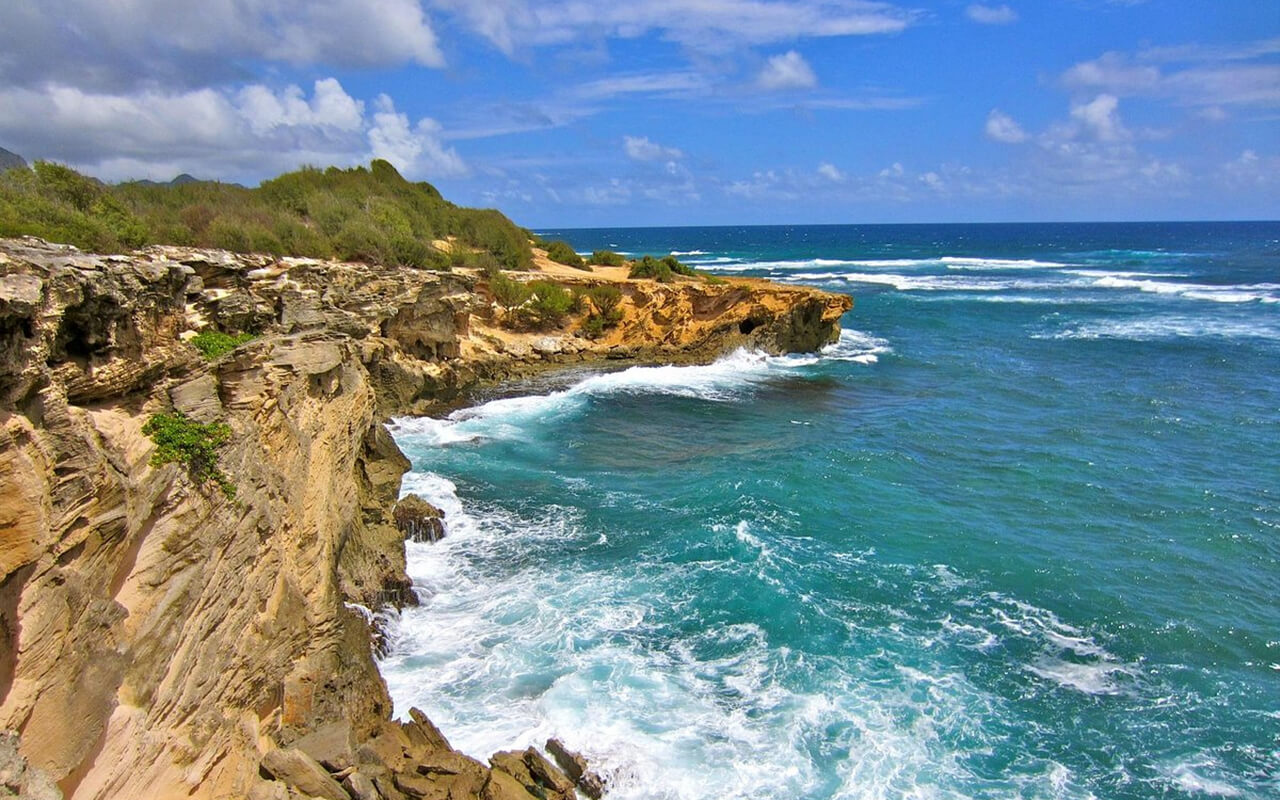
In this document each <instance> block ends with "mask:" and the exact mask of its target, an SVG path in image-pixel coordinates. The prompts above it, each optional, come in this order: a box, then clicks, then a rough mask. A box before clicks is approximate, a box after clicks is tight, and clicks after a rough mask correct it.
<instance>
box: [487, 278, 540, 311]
mask: <svg viewBox="0 0 1280 800" xmlns="http://www.w3.org/2000/svg"><path fill="white" fill-rule="evenodd" d="M489 291H490V292H492V293H493V299H494V300H496V301H497V303H498V305H500V306H502V307H503V308H505V309H507V310H508V311H509V310H511V309H513V308H516V307H518V306H522V305H524V303H525V301H527V300H528V299H529V296H530V295H531V294H533V291H532V290H531V289H530V288H529V287H528V286H525V285H524V284H523V283H521V282H520V281H517V280H513V279H511V278H508V277H507V276H506V275H503V274H501V273H498V274H497V275H494V276H493V277H492V278H490V279H489Z"/></svg>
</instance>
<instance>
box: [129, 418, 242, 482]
mask: <svg viewBox="0 0 1280 800" xmlns="http://www.w3.org/2000/svg"><path fill="white" fill-rule="evenodd" d="M142 432H143V433H144V434H146V435H147V436H150V437H151V441H153V442H155V445H156V451H155V453H153V454H152V455H151V466H153V467H161V466H164V465H165V464H168V463H171V462H175V461H176V462H177V463H179V464H182V465H183V466H184V467H186V470H187V476H188V477H190V478H191V481H192V483H195V484H196V485H197V486H200V485H203V484H205V483H206V482H208V481H213V482H214V483H216V484H217V485H218V488H219V489H221V490H222V493H223V494H224V495H226V497H227V498H228V499H231V498H234V497H235V496H236V487H235V485H234V484H233V483H232V482H231V479H230V478H228V477H227V476H226V474H225V473H223V472H222V470H220V469H218V448H220V447H222V446H223V445H224V444H226V443H227V440H228V439H230V438H231V428H230V427H229V426H227V425H226V424H225V423H222V422H210V423H200V422H196V421H195V420H193V419H191V418H190V417H188V416H186V415H185V414H182V413H180V412H175V413H173V414H153V415H152V417H151V419H149V420H147V422H146V424H145V425H143V426H142Z"/></svg>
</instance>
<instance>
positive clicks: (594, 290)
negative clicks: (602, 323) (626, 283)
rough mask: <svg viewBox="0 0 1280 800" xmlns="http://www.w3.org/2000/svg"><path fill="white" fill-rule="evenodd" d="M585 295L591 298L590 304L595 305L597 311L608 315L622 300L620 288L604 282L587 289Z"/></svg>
mask: <svg viewBox="0 0 1280 800" xmlns="http://www.w3.org/2000/svg"><path fill="white" fill-rule="evenodd" d="M587 297H589V298H590V299H591V304H592V305H593V306H595V307H596V310H597V311H599V312H600V313H601V314H604V315H605V316H608V315H609V314H612V313H613V312H614V311H615V310H616V309H617V308H618V304H619V303H621V302H622V290H621V289H619V288H618V287H617V286H613V285H611V284H607V283H605V284H601V285H600V286H592V287H591V288H590V289H588V290H587Z"/></svg>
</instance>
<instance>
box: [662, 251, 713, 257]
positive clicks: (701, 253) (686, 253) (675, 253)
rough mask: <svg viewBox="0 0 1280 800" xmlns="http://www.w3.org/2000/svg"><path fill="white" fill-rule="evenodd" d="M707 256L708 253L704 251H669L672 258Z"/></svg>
mask: <svg viewBox="0 0 1280 800" xmlns="http://www.w3.org/2000/svg"><path fill="white" fill-rule="evenodd" d="M707 254H708V253H707V251H706V250H672V251H671V255H673V256H705V255H707Z"/></svg>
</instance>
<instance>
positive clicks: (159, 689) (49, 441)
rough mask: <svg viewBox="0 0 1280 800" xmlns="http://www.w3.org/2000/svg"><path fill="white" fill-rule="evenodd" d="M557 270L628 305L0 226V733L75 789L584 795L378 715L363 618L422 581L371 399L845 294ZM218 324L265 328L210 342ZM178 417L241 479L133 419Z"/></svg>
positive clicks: (437, 391) (814, 339) (738, 325)
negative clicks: (558, 318)
mask: <svg viewBox="0 0 1280 800" xmlns="http://www.w3.org/2000/svg"><path fill="white" fill-rule="evenodd" d="M539 263H540V264H541V265H542V266H543V268H544V269H545V270H546V271H547V272H548V273H553V272H555V270H554V269H553V268H551V267H549V266H548V262H545V260H540V261H539ZM529 277H532V276H529ZM539 277H546V274H545V273H544V274H542V275H540V276H539ZM555 277H556V278H557V279H558V280H561V281H562V282H577V283H583V284H591V283H595V282H600V281H611V282H613V283H615V284H616V285H618V286H619V287H620V289H621V293H622V295H623V299H622V302H621V304H620V306H619V308H620V321H619V323H618V325H617V326H616V327H614V328H613V329H612V330H610V331H609V332H608V333H607V335H602V336H600V337H599V338H597V339H594V340H589V339H585V338H582V337H581V336H578V335H576V334H575V333H574V329H575V326H576V322H575V321H574V320H573V319H570V320H568V321H567V322H566V323H565V324H564V325H563V326H562V327H559V328H553V329H550V330H542V331H529V332H512V331H510V330H507V329H505V328H504V327H503V326H502V325H499V324H497V319H499V317H500V315H499V313H498V311H497V310H496V307H495V306H494V305H493V304H492V303H491V301H490V299H489V296H488V294H487V287H486V284H485V281H484V279H483V276H478V275H470V274H465V273H458V274H454V273H443V274H442V273H434V272H426V271H417V270H385V269H380V268H376V267H370V266H368V265H364V264H351V263H337V262H323V261H314V260H306V259H274V258H270V257H265V256H263V257H259V256H238V255H232V254H229V253H225V252H222V251H197V250H183V249H178V248H151V249H148V250H145V251H140V252H138V253H135V254H132V255H129V256H98V255H88V254H84V253H81V252H79V251H76V250H74V249H72V248H66V247H61V246H57V245H49V244H45V243H43V242H40V241H39V240H22V241H16V240H7V241H5V240H0V699H2V701H3V702H2V703H0V729H7V730H12V731H16V732H17V733H18V734H19V736H20V739H19V740H18V741H19V742H20V744H18V753H19V755H18V756H16V758H17V761H15V762H14V763H18V762H19V761H20V762H21V765H20V766H22V768H23V769H25V770H26V772H25V773H22V774H30V775H35V776H40V779H41V780H45V777H46V776H47V778H48V779H51V780H52V781H54V782H56V784H57V787H58V789H60V791H61V792H62V793H63V794H64V795H65V796H67V797H74V798H114V797H122V798H124V797H127V798H134V797H149V798H167V797H199V798H224V797H225V798H231V797H254V798H264V799H265V798H289V797H308V796H313V797H328V798H333V800H346V798H356V799H357V800H372V799H373V798H385V799H386V800H398V798H402V797H409V798H418V797H428V798H437V797H438V798H446V797H448V798H461V797H484V798H491V799H493V800H496V799H498V798H502V799H504V800H528V799H529V798H532V797H536V796H543V797H570V796H573V794H574V791H575V790H574V785H573V783H574V782H573V781H572V780H569V779H568V778H566V777H565V775H564V773H562V772H561V771H559V770H557V769H556V768H555V767H554V766H552V765H551V764H550V763H549V762H547V760H546V759H545V758H543V757H542V756H541V755H540V754H538V753H537V752H535V751H528V752H525V753H507V754H498V755H496V756H494V758H493V759H492V760H491V763H490V765H483V764H480V763H479V762H476V761H474V760H473V759H470V758H467V757H466V756H463V755H460V754H458V753H455V752H453V751H452V750H451V749H450V748H449V746H448V743H447V741H446V740H445V738H444V736H443V735H441V733H440V732H439V731H438V730H436V729H435V727H434V726H433V725H431V723H430V722H429V721H428V720H427V719H426V718H425V717H424V716H422V715H421V714H418V713H416V712H415V713H414V714H413V715H412V719H411V720H410V721H409V722H407V723H399V722H394V721H392V720H391V718H390V714H391V702H390V700H389V698H388V695H387V691H386V687H385V685H384V683H383V681H382V679H381V677H380V676H379V675H378V672H377V669H376V666H375V663H374V659H373V654H372V651H371V641H372V631H371V627H370V626H371V619H372V616H371V614H370V611H371V610H377V609H379V608H383V607H387V606H392V607H398V606H401V605H403V604H406V603H412V602H414V595H413V593H412V590H411V587H410V585H409V581H408V579H407V577H406V576H405V572H404V546H403V536H404V534H403V533H402V532H401V530H400V529H398V528H397V526H396V524H395V520H394V519H393V516H392V508H393V506H394V504H395V501H396V498H397V496H398V494H399V488H400V477H401V475H402V474H403V472H404V471H405V470H406V469H407V466H408V464H407V461H406V460H405V459H404V457H403V456H402V455H401V454H400V452H399V451H398V449H397V448H396V446H395V444H394V442H393V441H392V440H391V438H390V436H389V434H388V433H387V431H386V429H385V428H384V427H383V425H382V422H383V421H384V420H385V419H386V418H387V417H388V416H389V415H391V414H393V413H405V412H409V411H415V410H421V409H423V408H427V407H429V406H431V405H433V404H437V403H441V402H449V401H454V400H456V399H457V398H460V397H463V396H465V394H466V393H467V392H468V391H469V390H470V389H472V388H474V387H476V386H478V385H482V384H484V383H485V382H492V381H497V380H502V379H504V378H507V377H510V376H513V375H521V374H525V373H528V372H531V371H534V370H538V369H545V368H546V367H548V366H556V365H562V364H569V363H578V362H584V361H594V360H604V359H611V360H612V359H633V360H646V361H649V360H665V361H687V360H695V359H696V360H703V359H708V358H711V357H714V356H715V355H717V354H719V353H721V352H724V351H725V350H728V349H731V348H733V347H736V346H739V345H747V346H755V347H760V348H763V349H767V350H771V351H781V350H811V349H815V348H817V347H819V346H820V345H822V344H824V343H826V342H828V341H831V340H832V339H834V337H835V335H836V334H837V333H838V320H839V317H840V315H841V314H842V313H843V312H844V311H845V310H847V308H848V307H849V301H848V299H847V298H844V297H839V296H833V295H828V294H824V293H821V292H817V291H813V290H808V289H801V288H789V287H779V286H774V285H770V284H766V283H761V282H750V281H730V282H726V283H722V284H710V283H706V282H702V281H697V280H688V281H681V282H677V283H673V284H666V285H664V284H657V283H654V282H652V281H628V280H625V279H622V278H620V277H619V276H616V275H612V276H610V275H590V274H587V273H581V274H580V275H563V274H560V273H556V275H555ZM208 329H216V330H221V331H225V332H232V333H240V332H249V333H252V334H255V335H256V338H254V339H253V340H252V341H249V342H247V343H243V344H240V345H239V346H238V347H235V348H234V349H233V350H231V352H229V353H227V354H225V355H221V356H219V357H216V358H213V359H210V358H207V357H205V356H204V355H202V354H201V352H200V351H199V350H198V349H197V348H196V347H193V346H192V344H191V343H190V342H191V340H192V337H193V336H194V334H195V333H196V332H197V331H200V330H208ZM175 411H176V412H181V413H182V414H183V415H185V417H186V418H188V419H189V420H192V421H194V422H199V423H219V424H222V425H225V426H227V429H228V430H229V433H230V436H229V438H228V440H227V442H226V443H225V444H224V445H223V446H222V447H221V448H220V449H219V451H218V462H217V463H218V467H219V468H220V469H221V470H222V472H223V473H225V475H226V476H227V478H228V480H229V482H230V484H232V485H233V488H234V496H228V495H229V494H230V492H223V491H220V490H219V489H218V487H217V486H216V485H215V484H212V483H209V482H199V481H196V480H193V478H192V475H193V474H194V473H192V472H191V471H190V470H188V469H184V466H183V465H182V464H181V463H169V464H162V465H158V462H157V461H156V460H155V459H153V455H154V454H155V452H156V446H155V444H154V443H153V441H152V438H151V437H149V436H148V435H147V434H146V433H144V430H143V429H144V426H145V425H146V423H147V421H148V420H149V419H150V418H151V417H152V416H153V415H155V414H160V413H169V412H175ZM6 741H7V740H6ZM10 750H12V746H10ZM0 755H2V754H0ZM10 760H13V759H10ZM0 761H4V759H3V758H0ZM2 766H3V765H0V767H2ZM14 769H15V770H17V772H14V774H19V773H21V772H22V771H21V770H18V768H17V767H15V768H14ZM566 769H568V771H569V772H570V773H572V772H574V769H572V768H570V767H566ZM3 771H4V770H3V769H0V772H3ZM579 772H580V771H579ZM6 774H7V773H6ZM3 777H4V775H0V778H3ZM15 780H16V779H15ZM6 785H7V784H6ZM15 785H16V784H15ZM42 785H43V784H42ZM582 785H583V784H581V783H580V784H579V786H580V787H581V786H582ZM3 793H4V787H3V786H0V794H3Z"/></svg>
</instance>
